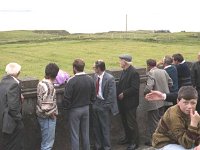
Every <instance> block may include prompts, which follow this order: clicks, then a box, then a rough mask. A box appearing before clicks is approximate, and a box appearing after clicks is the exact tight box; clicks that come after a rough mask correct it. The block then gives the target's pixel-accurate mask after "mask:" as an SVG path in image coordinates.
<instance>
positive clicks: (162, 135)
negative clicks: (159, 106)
mask: <svg viewBox="0 0 200 150" xmlns="http://www.w3.org/2000/svg"><path fill="white" fill-rule="evenodd" d="M168 144H179V145H182V146H183V147H184V148H186V149H189V148H193V147H195V146H197V145H199V144H200V124H198V128H197V127H192V126H190V117H189V116H188V115H186V114H184V113H183V112H182V111H181V110H180V108H179V106H178V105H175V106H172V107H170V108H169V109H168V110H167V111H166V112H165V114H164V115H163V117H162V118H161V119H160V122H159V124H158V127H157V129H156V131H155V133H154V134H153V137H152V145H153V147H155V148H162V147H164V146H165V145H168Z"/></svg>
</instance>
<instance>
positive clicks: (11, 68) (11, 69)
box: [5, 62, 21, 76]
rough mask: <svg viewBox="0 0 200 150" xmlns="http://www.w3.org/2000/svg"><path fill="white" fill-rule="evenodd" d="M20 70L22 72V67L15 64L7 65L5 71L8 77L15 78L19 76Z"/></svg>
mask: <svg viewBox="0 0 200 150" xmlns="http://www.w3.org/2000/svg"><path fill="white" fill-rule="evenodd" d="M20 70H21V66H20V65H19V64H17V63H14V62H13V63H9V64H7V65H6V69H5V71H6V73H7V74H8V75H13V76H16V75H18V74H19V72H20Z"/></svg>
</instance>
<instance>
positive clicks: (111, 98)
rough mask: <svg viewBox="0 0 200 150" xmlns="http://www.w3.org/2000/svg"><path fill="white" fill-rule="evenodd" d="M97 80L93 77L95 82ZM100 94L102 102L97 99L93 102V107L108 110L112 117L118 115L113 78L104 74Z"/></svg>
mask: <svg viewBox="0 0 200 150" xmlns="http://www.w3.org/2000/svg"><path fill="white" fill-rule="evenodd" d="M96 80H97V76H95V80H94V81H95V82H96ZM101 89H102V94H103V98H104V100H102V99H100V98H97V99H96V101H95V105H100V106H102V107H104V108H108V109H109V110H110V111H111V112H112V114H113V115H116V114H118V113H119V110H118V106H117V97H116V83H115V79H114V77H113V76H112V75H111V74H109V73H107V72H105V73H104V76H103V79H102V86H101Z"/></svg>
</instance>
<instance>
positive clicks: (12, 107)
mask: <svg viewBox="0 0 200 150" xmlns="http://www.w3.org/2000/svg"><path fill="white" fill-rule="evenodd" d="M20 90H21V89H20V87H19V84H18V83H14V84H12V85H11V86H10V87H9V89H8V92H7V101H8V113H9V114H10V115H11V116H12V118H13V119H14V120H16V121H17V120H21V119H22V115H21V104H20V96H21V95H20V93H21V92H20Z"/></svg>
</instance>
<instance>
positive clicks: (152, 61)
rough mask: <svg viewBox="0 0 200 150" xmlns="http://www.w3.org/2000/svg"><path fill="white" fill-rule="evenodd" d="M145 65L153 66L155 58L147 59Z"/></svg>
mask: <svg viewBox="0 0 200 150" xmlns="http://www.w3.org/2000/svg"><path fill="white" fill-rule="evenodd" d="M147 65H148V66H151V67H155V66H156V60H155V59H148V60H147Z"/></svg>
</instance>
